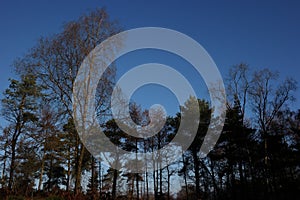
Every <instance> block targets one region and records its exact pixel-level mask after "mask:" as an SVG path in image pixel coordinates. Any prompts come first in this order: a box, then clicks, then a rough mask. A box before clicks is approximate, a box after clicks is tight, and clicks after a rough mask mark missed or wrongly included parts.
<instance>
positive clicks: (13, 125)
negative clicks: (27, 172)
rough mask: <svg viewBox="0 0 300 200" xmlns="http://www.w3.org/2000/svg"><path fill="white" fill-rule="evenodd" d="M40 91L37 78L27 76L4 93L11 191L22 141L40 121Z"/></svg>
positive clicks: (16, 81) (15, 81)
mask: <svg viewBox="0 0 300 200" xmlns="http://www.w3.org/2000/svg"><path fill="white" fill-rule="evenodd" d="M40 91H41V88H40V87H39V86H38V85H37V83H36V77H35V76H34V75H30V74H26V75H23V76H22V77H21V80H20V81H18V80H13V79H12V80H10V85H9V87H8V89H6V90H5V92H4V98H3V99H2V112H1V114H2V116H3V117H4V118H5V119H6V120H7V121H8V123H9V125H8V128H7V129H6V130H7V131H6V138H7V142H8V144H7V145H8V146H9V149H10V150H9V151H10V152H9V154H10V167H9V180H8V188H9V190H12V188H13V182H14V176H15V170H16V162H17V159H18V158H17V148H18V147H19V145H20V143H19V142H20V139H22V141H23V142H24V141H25V140H26V134H27V131H28V129H29V128H30V126H31V125H32V123H36V122H37V120H38V119H37V116H36V110H37V108H38V98H39V97H40V96H41V92H40Z"/></svg>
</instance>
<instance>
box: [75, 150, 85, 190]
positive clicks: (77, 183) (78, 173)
mask: <svg viewBox="0 0 300 200" xmlns="http://www.w3.org/2000/svg"><path fill="white" fill-rule="evenodd" d="M80 146H81V149H80V155H79V160H78V163H77V170H76V180H75V193H76V195H77V194H79V193H80V192H81V172H82V161H83V156H84V152H85V149H84V146H83V144H81V145H80Z"/></svg>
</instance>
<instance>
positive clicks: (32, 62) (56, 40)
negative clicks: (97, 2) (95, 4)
mask: <svg viewBox="0 0 300 200" xmlns="http://www.w3.org/2000/svg"><path fill="white" fill-rule="evenodd" d="M119 31H120V28H119V25H118V24H117V23H116V22H114V21H111V20H110V19H109V16H108V14H107V12H106V11H105V10H104V9H97V10H95V11H93V12H91V13H89V14H88V15H83V16H82V17H80V18H79V19H78V20H77V21H72V22H69V23H67V24H65V25H64V29H63V31H62V32H61V33H59V34H56V35H54V36H52V37H47V38H41V39H40V40H39V41H38V44H37V45H36V46H35V47H34V48H32V50H31V51H30V52H29V54H28V55H26V56H25V57H24V58H22V59H19V60H18V61H17V65H18V67H17V71H18V72H19V74H26V73H31V74H35V75H36V76H37V81H38V82H39V83H40V84H41V85H43V86H44V88H45V93H47V94H49V98H50V100H51V105H52V109H54V110H57V111H60V113H61V116H62V120H67V119H69V118H72V117H73V113H72V112H73V108H72V92H73V86H74V85H73V84H74V81H75V78H76V75H77V72H78V69H79V67H80V65H81V63H82V62H83V60H84V58H85V57H86V56H87V55H88V54H89V53H90V52H91V51H92V50H93V49H94V48H95V47H96V46H97V45H98V44H100V43H101V42H102V41H104V40H105V39H107V38H108V37H110V36H112V35H114V34H116V33H118V32H119ZM113 45H117V44H113ZM100 59H105V58H100ZM25 66H26V67H25ZM114 75H115V69H114V68H113V67H110V68H109V69H108V70H106V72H105V75H104V76H103V77H102V79H101V81H100V83H99V87H98V93H97V102H98V104H97V108H98V110H97V112H98V113H100V114H103V112H104V111H105V110H106V108H107V105H108V104H109V101H106V100H104V99H107V98H108V96H109V93H110V91H111V89H110V88H111V85H112V83H113V82H112V81H113V77H114ZM77 137H79V136H77ZM76 141H80V139H79V138H78V139H77V140H76ZM75 145H77V150H78V156H79V157H78V159H77V160H76V162H77V163H76V170H77V171H76V173H75V174H76V177H75V190H76V193H79V192H80V188H81V175H82V170H83V169H82V165H83V159H84V155H85V148H84V146H83V144H82V143H81V142H78V143H77V144H75Z"/></svg>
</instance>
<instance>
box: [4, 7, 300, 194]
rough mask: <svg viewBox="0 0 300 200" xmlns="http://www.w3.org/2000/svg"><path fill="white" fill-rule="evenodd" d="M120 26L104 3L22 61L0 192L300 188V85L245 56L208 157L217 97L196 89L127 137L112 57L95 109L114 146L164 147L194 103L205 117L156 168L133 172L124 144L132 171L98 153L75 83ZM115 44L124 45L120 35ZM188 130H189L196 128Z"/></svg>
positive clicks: (134, 110) (232, 78) (133, 109)
mask: <svg viewBox="0 0 300 200" xmlns="http://www.w3.org/2000/svg"><path fill="white" fill-rule="evenodd" d="M121 30H122V28H121V26H120V25H119V24H118V23H117V22H115V21H112V20H110V18H109V16H108V14H107V12H106V11H105V10H104V9H98V10H95V11H93V12H91V13H88V14H86V15H83V16H81V17H80V18H79V19H78V20H76V21H72V22H69V23H67V24H65V25H64V27H63V30H62V32H60V33H58V34H55V35H52V36H49V37H45V38H41V39H39V40H38V42H37V44H36V45H35V46H34V47H33V48H32V49H30V50H29V51H28V53H27V54H26V55H25V56H24V57H22V58H19V59H17V60H16V61H15V62H14V67H15V70H16V74H17V75H18V77H19V78H18V79H17V80H14V79H11V80H10V85H9V87H8V88H7V89H6V90H5V91H4V93H3V98H2V100H1V115H2V117H3V118H4V119H5V121H6V123H5V127H3V128H2V132H1V133H0V169H1V173H0V192H1V193H0V194H1V195H0V199H7V198H10V199H14V198H15V199H18V198H19V199H22V198H24V199H25V198H30V197H31V198H35V199H191V200H192V199H214V200H221V199H224V200H225V199H293V198H294V197H295V196H297V195H299V191H300V184H299V183H300V176H299V175H300V174H299V169H300V166H299V164H300V160H299V159H300V156H299V147H300V145H299V144H300V143H299V140H300V135H299V134H300V110H298V111H297V110H295V108H294V107H293V102H294V96H293V94H294V92H295V91H296V88H297V83H296V81H295V80H293V79H286V80H283V81H282V79H281V78H280V77H279V74H278V73H276V72H273V71H271V70H269V69H261V70H258V71H255V72H250V69H249V67H248V65H247V64H243V63H242V64H238V65H235V66H233V67H232V68H231V69H230V71H229V73H228V76H227V79H228V80H227V81H226V86H227V96H228V97H227V102H226V105H227V112H226V120H225V125H224V127H223V131H222V134H221V136H220V138H219V140H218V142H217V144H216V146H215V147H214V149H213V150H212V151H211V152H210V153H209V154H208V156H206V157H204V158H203V157H201V152H200V148H201V145H202V143H203V140H204V137H205V134H206V132H207V129H208V125H209V123H210V121H211V120H212V117H211V113H212V109H214V108H212V107H211V105H210V103H209V101H207V100H205V99H195V98H194V97H191V99H190V100H188V101H187V102H186V103H185V104H184V105H180V110H181V113H178V114H177V115H176V116H169V117H168V118H167V120H166V123H165V125H164V126H163V128H162V129H161V130H160V131H159V133H158V134H156V135H155V136H152V137H149V138H146V139H137V138H135V137H132V136H128V135H127V134H126V133H125V132H124V131H122V129H120V128H119V127H118V125H117V124H116V122H115V121H114V120H113V119H111V113H110V110H109V107H110V95H111V93H112V90H113V87H114V84H115V80H114V79H115V75H116V66H115V65H114V64H112V66H110V67H109V68H108V69H107V70H106V71H105V73H104V76H103V77H102V78H101V80H100V82H99V84H98V87H97V93H96V97H95V104H96V111H95V112H96V113H97V116H98V119H99V123H100V124H101V127H102V128H103V130H104V133H105V135H106V136H107V137H108V138H109V139H110V141H112V142H113V143H114V144H116V145H117V146H119V147H121V148H122V149H124V150H127V151H131V152H136V153H137V152H152V151H154V150H157V149H160V148H162V147H164V146H165V145H167V144H169V143H170V141H171V140H172V139H173V138H174V136H175V134H176V133H177V131H178V128H179V125H180V119H181V117H183V115H187V113H189V112H193V111H194V110H195V106H197V107H198V108H199V110H200V116H201V117H200V119H199V122H200V123H199V126H198V131H197V134H196V137H195V138H194V140H193V142H192V144H191V145H190V147H189V148H188V150H187V151H186V152H184V153H183V154H182V157H180V158H178V161H177V162H175V163H172V164H171V165H169V166H166V167H164V168H160V169H158V170H156V171H146V172H144V173H129V172H128V171H126V168H127V167H128V166H129V165H130V163H126V162H125V161H124V158H122V156H119V154H118V151H116V152H115V155H113V156H114V157H117V158H118V159H117V160H116V162H117V161H118V162H120V164H122V165H124V166H123V168H124V170H115V169H113V168H110V167H108V166H105V165H103V164H102V161H101V160H97V159H95V158H94V157H93V156H92V155H91V154H90V153H89V151H87V149H86V148H85V146H84V145H83V144H82V142H81V140H80V137H79V136H78V133H77V130H76V127H75V123H74V119H73V114H72V113H73V107H72V92H73V84H74V81H75V78H76V75H77V72H78V69H79V67H80V65H81V63H82V61H83V59H84V58H85V57H86V56H87V55H88V54H89V53H90V52H91V50H93V49H94V48H95V47H96V46H97V45H98V44H100V43H101V42H102V41H104V40H105V39H106V38H108V37H110V36H112V35H114V34H116V33H118V32H120V31H121ZM114 45H115V46H118V45H120V43H119V41H116V42H115V43H114ZM193 98H194V99H193ZM194 100H196V102H198V104H196V105H195V104H194V103H192V102H194ZM130 114H131V118H132V120H133V121H134V122H135V123H137V124H139V125H141V126H144V125H147V124H148V123H149V111H148V110H144V109H142V108H141V106H139V105H138V104H136V103H131V104H130ZM103 119H105V120H103ZM190 123H195V122H190ZM186 137H187V138H188V137H190V135H189V131H188V130H186ZM170 153H172V152H170ZM118 156H119V157H118ZM161 159H164V158H161ZM157 164H158V163H153V165H157ZM86 177H87V178H86Z"/></svg>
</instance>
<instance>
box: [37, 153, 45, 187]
mask: <svg viewBox="0 0 300 200" xmlns="http://www.w3.org/2000/svg"><path fill="white" fill-rule="evenodd" d="M44 149H45V147H44ZM44 168H45V151H44V152H43V158H42V164H41V172H40V178H39V185H38V191H41V187H42V183H43V174H44Z"/></svg>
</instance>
